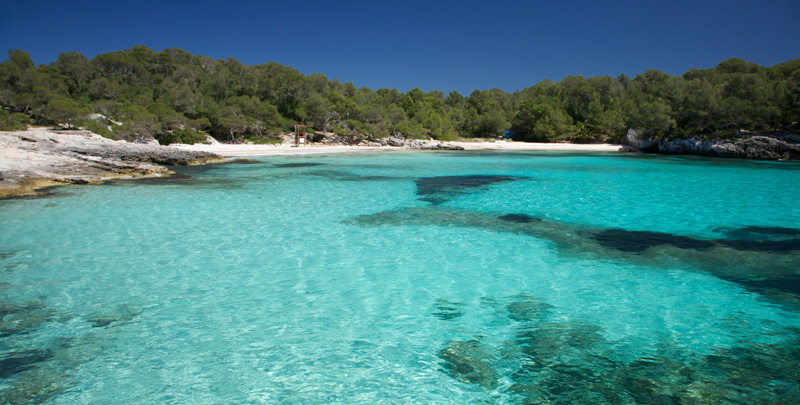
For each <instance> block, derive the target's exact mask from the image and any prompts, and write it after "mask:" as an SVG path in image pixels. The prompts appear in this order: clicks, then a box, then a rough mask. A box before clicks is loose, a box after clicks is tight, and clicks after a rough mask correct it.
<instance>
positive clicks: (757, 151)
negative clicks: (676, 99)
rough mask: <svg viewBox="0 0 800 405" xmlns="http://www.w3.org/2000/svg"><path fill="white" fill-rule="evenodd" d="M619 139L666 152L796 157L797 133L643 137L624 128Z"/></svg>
mask: <svg viewBox="0 0 800 405" xmlns="http://www.w3.org/2000/svg"><path fill="white" fill-rule="evenodd" d="M623 143H624V144H625V145H627V146H630V147H631V148H634V149H636V150H638V151H640V152H646V153H661V154H669V155H699V156H712V157H728V158H746V159H765V160H800V135H798V134H795V133H791V132H775V133H742V134H740V136H739V137H738V138H737V139H734V140H731V139H705V138H702V137H692V138H687V139H662V140H655V139H644V138H642V137H641V136H640V134H639V131H637V130H635V129H631V130H628V133H627V135H626V136H625V138H624V139H623Z"/></svg>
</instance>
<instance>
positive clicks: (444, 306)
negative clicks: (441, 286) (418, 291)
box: [433, 299, 464, 321]
mask: <svg viewBox="0 0 800 405" xmlns="http://www.w3.org/2000/svg"><path fill="white" fill-rule="evenodd" d="M463 307H464V304H463V303H460V302H452V301H448V300H443V299H438V300H436V303H435V304H434V308H435V309H436V311H434V313H433V316H435V317H437V318H439V319H441V320H443V321H449V320H451V319H456V318H460V317H461V316H463V315H464V311H463V309H462V308H463Z"/></svg>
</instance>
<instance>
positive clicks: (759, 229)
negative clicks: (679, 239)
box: [714, 226, 800, 240]
mask: <svg viewBox="0 0 800 405" xmlns="http://www.w3.org/2000/svg"><path fill="white" fill-rule="evenodd" d="M714 232H718V233H722V234H723V235H725V238H726V239H739V240H764V239H784V238H788V237H795V236H796V237H800V229H796V228H784V227H781V226H745V227H742V228H717V229H714Z"/></svg>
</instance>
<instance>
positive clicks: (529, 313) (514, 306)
mask: <svg viewBox="0 0 800 405" xmlns="http://www.w3.org/2000/svg"><path fill="white" fill-rule="evenodd" d="M518 299H520V301H514V302H511V303H509V304H508V305H507V306H506V310H508V317H509V318H511V319H513V320H515V321H519V322H525V321H535V320H539V319H541V318H542V317H543V315H544V314H545V312H546V311H547V310H549V309H550V308H552V306H551V305H549V304H545V303H543V302H539V301H537V300H535V299H533V298H531V297H524V296H523V297H519V298H518Z"/></svg>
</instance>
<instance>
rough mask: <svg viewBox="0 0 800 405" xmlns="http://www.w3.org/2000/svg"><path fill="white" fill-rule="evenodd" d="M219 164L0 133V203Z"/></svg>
mask: <svg viewBox="0 0 800 405" xmlns="http://www.w3.org/2000/svg"><path fill="white" fill-rule="evenodd" d="M223 160H224V159H223V158H222V157H221V156H219V155H217V154H214V153H210V152H203V151H190V150H182V149H178V148H172V147H168V146H160V145H158V144H137V143H129V142H125V141H113V140H110V139H107V138H103V137H102V136H100V135H97V134H94V133H92V132H88V131H57V130H48V129H41V128H31V129H28V130H26V131H17V132H0V198H3V197H11V196H20V195H34V194H37V193H38V190H40V189H41V188H43V187H47V186H51V185H58V184H94V183H102V182H104V181H106V180H109V179H115V178H136V177H152V176H162V175H168V174H170V173H171V171H170V170H169V169H168V168H166V167H165V166H171V165H175V166H182V165H198V164H205V163H210V162H217V161H223Z"/></svg>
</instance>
